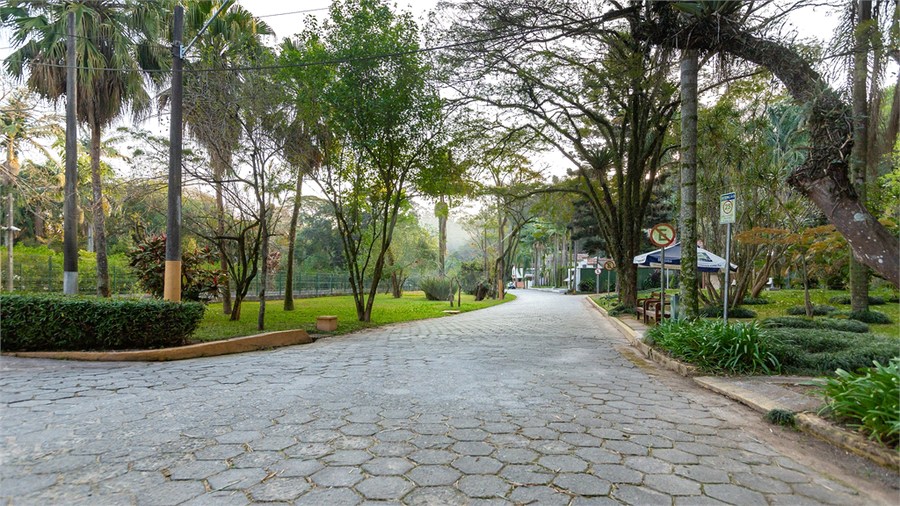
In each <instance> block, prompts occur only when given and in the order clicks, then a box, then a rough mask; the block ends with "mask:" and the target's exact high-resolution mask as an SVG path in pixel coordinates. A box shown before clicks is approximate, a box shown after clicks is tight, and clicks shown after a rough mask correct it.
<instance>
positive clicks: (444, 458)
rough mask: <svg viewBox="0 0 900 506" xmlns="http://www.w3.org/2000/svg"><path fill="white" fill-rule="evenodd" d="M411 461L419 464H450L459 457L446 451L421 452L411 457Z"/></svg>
mask: <svg viewBox="0 0 900 506" xmlns="http://www.w3.org/2000/svg"><path fill="white" fill-rule="evenodd" d="M409 458H410V460H413V461H415V462H416V463H418V464H449V463H451V462H453V461H454V460H456V459H457V458H458V455H456V454H455V453H452V452H448V451H446V450H419V451H416V452H413V453H411V454H410V455H409Z"/></svg>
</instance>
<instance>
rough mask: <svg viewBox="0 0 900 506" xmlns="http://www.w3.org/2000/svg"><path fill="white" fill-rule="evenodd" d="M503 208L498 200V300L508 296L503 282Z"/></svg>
mask: <svg viewBox="0 0 900 506" xmlns="http://www.w3.org/2000/svg"><path fill="white" fill-rule="evenodd" d="M504 221H506V220H504V219H503V208H502V204H501V202H500V199H499V198H498V199H497V225H498V226H497V298H498V299H501V300H502V299H503V298H504V296H505V295H506V294H505V293H504V292H505V288H506V287H505V286H503V280H504V279H506V274H505V273H504V271H505V270H506V266H504V265H503V225H504Z"/></svg>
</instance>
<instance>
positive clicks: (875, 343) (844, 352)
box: [769, 328, 898, 376]
mask: <svg viewBox="0 0 900 506" xmlns="http://www.w3.org/2000/svg"><path fill="white" fill-rule="evenodd" d="M769 332H770V333H771V334H772V335H773V336H774V337H775V338H776V341H775V342H776V343H777V344H776V345H775V346H774V348H773V350H772V353H773V354H774V355H775V356H776V357H777V358H778V361H779V362H780V363H781V365H782V367H783V369H784V373H785V374H796V375H801V376H822V375H825V376H831V375H833V374H834V371H835V370H837V369H844V370H847V371H855V370H856V369H859V368H860V367H868V366H869V365H870V364H871V363H872V361H873V360H877V361H879V362H881V363H887V361H888V360H890V359H891V358H893V357H895V356H897V349H898V348H897V340H896V339H893V338H890V337H886V336H880V335H878V334H857V333H854V332H841V331H838V330H828V329H798V328H781V329H770V330H769Z"/></svg>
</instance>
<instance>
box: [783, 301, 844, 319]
mask: <svg viewBox="0 0 900 506" xmlns="http://www.w3.org/2000/svg"><path fill="white" fill-rule="evenodd" d="M812 309H813V316H825V315H827V314H829V313H832V312H834V311H837V308H836V307H834V306H829V305H827V304H821V305H813V308H812ZM785 312H786V313H787V314H789V315H795V316H797V315H805V314H806V306H792V307H789V308H787V311H785Z"/></svg>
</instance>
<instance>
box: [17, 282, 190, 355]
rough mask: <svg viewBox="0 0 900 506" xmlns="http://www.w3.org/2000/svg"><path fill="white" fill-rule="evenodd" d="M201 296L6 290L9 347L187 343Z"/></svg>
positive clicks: (55, 348)
mask: <svg viewBox="0 0 900 506" xmlns="http://www.w3.org/2000/svg"><path fill="white" fill-rule="evenodd" d="M205 310H206V308H205V306H204V305H203V304H201V303H199V302H183V303H176V302H165V301H155V300H154V301H136V300H113V299H94V298H81V297H65V296H45V295H40V296H38V295H2V296H0V348H2V349H3V351H80V350H126V349H152V348H164V347H169V346H181V345H184V344H186V342H187V339H188V337H189V336H190V335H191V334H192V333H193V332H194V331H195V330H197V327H199V325H200V321H201V320H202V319H203V313H204V311H205Z"/></svg>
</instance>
